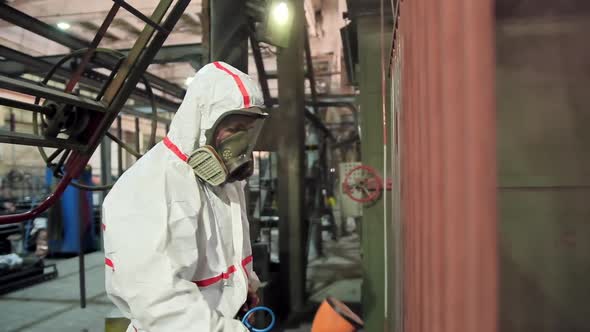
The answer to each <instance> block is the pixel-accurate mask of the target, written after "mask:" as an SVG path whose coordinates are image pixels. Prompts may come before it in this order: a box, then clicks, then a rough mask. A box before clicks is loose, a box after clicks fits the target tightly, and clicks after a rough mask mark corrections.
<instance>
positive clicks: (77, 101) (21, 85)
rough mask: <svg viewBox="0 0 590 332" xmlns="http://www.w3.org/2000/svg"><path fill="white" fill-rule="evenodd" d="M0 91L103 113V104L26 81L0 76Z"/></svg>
mask: <svg viewBox="0 0 590 332" xmlns="http://www.w3.org/2000/svg"><path fill="white" fill-rule="evenodd" d="M0 89H6V90H10V91H14V92H20V93H24V94H27V95H31V96H36V97H41V98H45V99H49V100H52V101H58V102H62V103H66V104H70V105H74V106H78V107H81V108H83V109H89V110H93V111H98V112H104V111H105V106H104V104H102V103H100V102H97V101H94V100H92V99H90V98H85V97H80V96H75V95H72V94H68V93H64V92H60V91H58V90H55V89H52V88H48V87H44V86H40V85H36V84H32V83H29V82H26V81H20V80H15V79H12V78H9V77H6V76H3V75H0Z"/></svg>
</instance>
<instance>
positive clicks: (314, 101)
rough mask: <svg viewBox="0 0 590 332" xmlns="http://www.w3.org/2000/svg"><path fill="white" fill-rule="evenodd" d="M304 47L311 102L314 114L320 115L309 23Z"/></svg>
mask: <svg viewBox="0 0 590 332" xmlns="http://www.w3.org/2000/svg"><path fill="white" fill-rule="evenodd" d="M304 46H305V62H306V64H307V75H306V76H307V78H308V79H309V89H310V90H311V102H312V106H313V112H314V114H316V115H318V108H317V100H318V96H317V92H316V89H315V88H316V86H315V74H314V72H313V62H312V60H311V46H310V45H309V32H308V31H307V23H306V24H305V34H304Z"/></svg>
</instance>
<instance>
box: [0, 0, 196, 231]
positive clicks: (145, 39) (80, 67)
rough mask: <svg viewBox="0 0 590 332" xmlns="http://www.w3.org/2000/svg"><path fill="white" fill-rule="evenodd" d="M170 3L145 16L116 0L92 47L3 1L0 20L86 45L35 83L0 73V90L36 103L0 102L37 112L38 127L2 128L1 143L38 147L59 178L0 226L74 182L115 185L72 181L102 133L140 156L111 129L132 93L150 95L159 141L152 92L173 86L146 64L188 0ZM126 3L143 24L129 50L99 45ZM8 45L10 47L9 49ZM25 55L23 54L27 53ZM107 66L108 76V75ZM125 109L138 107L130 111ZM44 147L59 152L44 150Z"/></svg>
mask: <svg viewBox="0 0 590 332" xmlns="http://www.w3.org/2000/svg"><path fill="white" fill-rule="evenodd" d="M173 2H174V1H173V0H162V1H160V2H159V4H158V6H157V7H156V9H155V10H154V12H153V13H152V15H151V16H150V17H147V16H146V15H144V14H143V13H141V12H140V11H138V10H137V9H135V8H134V7H132V6H131V5H129V4H128V3H126V2H125V1H124V0H114V2H113V5H112V7H111V9H110V11H109V13H108V15H107V17H106V18H105V20H104V21H103V23H102V25H101V26H100V28H99V30H98V32H97V33H96V35H95V37H94V39H93V40H92V42H91V43H90V44H89V45H85V44H84V43H81V42H80V41H79V40H76V39H75V37H72V36H68V35H63V33H62V32H60V31H56V30H55V28H54V27H51V26H49V25H46V24H44V23H43V22H40V21H38V20H36V19H34V18H32V17H30V16H27V15H26V14H24V13H21V12H19V11H17V10H15V9H14V8H12V7H10V6H8V5H6V4H0V6H1V8H0V18H2V19H4V20H6V21H8V22H12V23H13V24H16V25H20V26H22V27H24V28H25V29H29V30H31V31H33V32H35V33H38V34H40V35H42V36H45V37H47V38H50V39H58V40H59V41H61V42H63V43H66V44H68V46H70V47H71V48H76V47H74V46H82V47H79V49H78V50H76V51H74V52H72V53H71V54H69V55H67V56H65V57H64V58H62V59H61V60H60V61H58V62H57V63H56V64H55V65H54V66H53V67H52V68H51V69H50V70H49V72H48V73H47V74H46V75H45V77H44V79H43V80H42V81H41V82H39V83H37V84H35V83H33V82H29V81H24V80H19V79H15V78H11V77H8V76H3V75H0V88H1V89H5V90H9V91H13V92H17V93H21V94H25V95H29V96H33V97H35V103H34V104H31V103H25V102H22V101H18V100H10V99H7V98H0V105H5V106H9V107H13V108H19V109H22V110H26V111H30V112H33V113H34V117H33V122H34V123H33V124H34V131H35V133H34V134H25V133H17V132H12V131H5V130H2V131H0V142H2V143H10V144H20V145H29V146H37V147H39V151H40V153H41V156H42V157H43V159H44V160H45V162H46V164H47V167H49V168H50V169H51V170H53V173H54V176H55V177H57V178H59V179H60V181H59V182H58V184H57V185H56V187H55V189H54V191H53V193H52V194H50V195H49V196H48V197H47V198H46V199H45V200H44V201H43V202H42V203H41V204H39V205H38V206H36V207H35V208H33V209H32V210H30V211H28V212H24V213H19V214H13V215H3V216H0V224H9V223H15V222H23V221H26V220H30V219H32V218H34V217H35V216H37V215H39V214H40V213H42V212H43V211H45V210H46V209H47V208H49V207H50V206H51V205H52V204H54V203H55V202H56V201H57V200H58V199H59V197H60V195H61V194H62V193H63V192H64V190H65V189H66V187H67V186H68V185H69V184H70V183H72V184H73V185H75V186H77V187H79V188H82V189H87V190H105V189H108V188H110V187H111V186H112V183H103V184H102V185H101V186H94V187H93V186H86V185H82V184H79V183H76V182H75V179H76V178H77V177H78V176H79V175H80V174H81V172H82V171H83V170H84V168H85V167H86V165H87V163H88V161H89V159H90V157H91V156H92V154H93V153H94V151H95V150H96V148H97V147H98V145H99V143H100V142H101V140H102V138H103V137H104V136H105V135H106V136H108V137H110V138H111V139H112V140H113V141H115V142H116V143H118V144H119V145H121V146H122V147H123V148H124V149H125V150H126V151H128V152H129V153H130V154H132V155H134V156H136V157H140V156H141V153H140V151H138V149H136V148H134V147H131V146H129V145H128V144H126V143H124V142H123V141H122V140H121V138H120V137H117V136H115V135H113V134H112V133H109V128H110V127H111V125H112V124H113V123H114V122H115V120H117V118H118V115H119V113H120V112H121V111H123V110H125V108H126V105H125V104H126V102H127V100H128V98H129V97H130V96H131V95H132V94H134V95H136V96H139V98H143V99H145V100H147V101H148V103H149V105H150V107H151V109H152V116H151V118H152V121H153V122H152V133H151V135H150V145H153V144H154V141H155V125H156V118H157V113H156V106H155V103H156V101H160V100H161V99H162V98H158V97H155V96H154V94H153V92H152V84H159V85H160V86H161V87H162V88H163V89H168V88H169V87H168V86H166V84H168V85H169V83H168V82H165V81H164V82H162V80H159V79H157V78H155V77H153V76H150V75H148V74H146V69H147V67H148V66H149V65H150V64H151V63H152V61H153V59H154V57H155V55H156V53H157V52H158V50H159V49H160V48H161V47H162V46H163V44H164V41H165V40H166V38H167V36H168V35H169V33H170V32H171V31H172V29H173V28H174V26H175V25H176V23H177V22H178V20H179V19H180V17H181V15H182V14H183V12H184V10H185V9H186V7H187V6H188V4H189V3H190V0H177V1H175V2H174V3H173ZM121 8H123V9H124V10H127V11H128V12H129V13H131V14H132V15H133V16H135V17H137V18H139V19H140V20H142V21H143V22H144V23H145V27H144V28H143V30H142V31H141V33H140V35H139V36H138V38H137V40H136V42H135V44H134V45H133V47H132V48H131V50H130V51H129V52H128V53H127V54H123V53H120V52H116V51H113V50H109V49H103V48H100V47H99V44H100V42H101V40H102V38H103V37H104V36H105V34H106V32H107V30H108V28H109V26H110V25H111V23H112V22H113V19H114V17H115V15H116V14H117V12H118V11H119V10H120V9H121ZM3 51H5V52H8V50H3ZM20 56H21V58H22V57H23V55H22V54H20ZM29 60H30V63H31V64H32V65H40V64H39V63H35V62H34V58H31V59H29ZM66 65H67V66H66ZM105 71H107V72H109V74H104V72H105ZM55 77H59V78H61V79H63V80H64V82H65V89H63V91H60V90H58V89H56V88H53V87H51V86H49V85H48V82H49V81H50V80H52V79H53V78H55ZM97 82H99V83H98V84H97ZM138 84H140V85H138ZM83 85H91V86H93V87H94V88H95V89H96V92H95V93H92V94H88V93H86V94H85V95H81V94H80V93H79V92H80V89H79V88H80V86H83ZM174 87H175V88H176V89H171V90H172V91H173V90H179V88H178V87H176V86H174ZM180 90H182V89H180ZM183 92H184V91H183V90H182V91H181V93H179V94H178V95H177V97H178V98H182V97H183V96H182V93H183ZM88 95H90V96H88ZM126 111H127V112H129V111H131V112H133V110H126ZM136 112H137V111H136ZM119 128H120V126H119ZM45 148H53V149H54V150H53V151H52V152H51V153H47V152H46V151H45Z"/></svg>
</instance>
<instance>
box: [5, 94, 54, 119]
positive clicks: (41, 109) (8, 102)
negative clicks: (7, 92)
mask: <svg viewBox="0 0 590 332" xmlns="http://www.w3.org/2000/svg"><path fill="white" fill-rule="evenodd" d="M0 105H4V106H8V107H13V108H18V109H21V110H25V111H32V112H37V113H41V114H45V115H53V114H54V113H55V111H54V110H53V109H52V108H50V107H45V106H39V105H35V104H29V103H25V102H22V101H18V100H13V99H8V98H4V97H0Z"/></svg>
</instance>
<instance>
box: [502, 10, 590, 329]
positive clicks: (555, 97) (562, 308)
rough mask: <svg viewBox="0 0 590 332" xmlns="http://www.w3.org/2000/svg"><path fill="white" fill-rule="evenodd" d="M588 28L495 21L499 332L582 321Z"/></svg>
mask: <svg viewBox="0 0 590 332" xmlns="http://www.w3.org/2000/svg"><path fill="white" fill-rule="evenodd" d="M541 27H542V29H541ZM588 28H590V24H589V23H587V20H586V22H584V21H583V20H575V19H573V20H570V19H567V20H566V19H561V20H559V19H558V20H554V19H551V20H547V21H545V20H538V19H536V20H531V21H526V20H524V21H510V22H508V21H507V22H499V23H498V29H497V61H498V63H497V98H498V163H499V164H498V165H499V175H500V176H499V184H500V190H499V196H498V197H499V203H500V205H499V208H500V213H499V215H500V218H501V219H500V238H501V243H500V248H501V288H500V291H501V300H500V301H501V302H500V303H501V306H500V312H501V314H500V320H501V331H503V332H504V331H506V332H512V331H519V332H520V331H523V332H529V331H531V332H533V331H535V332H536V331H587V330H588V328H589V326H590V305H588V298H590V283H588V280H587V279H588V276H589V275H590V257H589V256H590V241H588V239H589V238H590V224H588V218H589V217H590V204H588V196H589V194H590V187H588V186H589V185H590V149H588V142H590V130H588V128H590V96H589V95H588V92H587V87H588V83H590V74H589V72H588V70H587V68H588V63H589V62H588V59H590V45H588V42H587V31H588Z"/></svg>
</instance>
